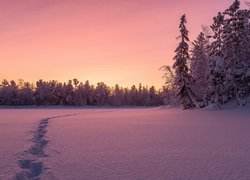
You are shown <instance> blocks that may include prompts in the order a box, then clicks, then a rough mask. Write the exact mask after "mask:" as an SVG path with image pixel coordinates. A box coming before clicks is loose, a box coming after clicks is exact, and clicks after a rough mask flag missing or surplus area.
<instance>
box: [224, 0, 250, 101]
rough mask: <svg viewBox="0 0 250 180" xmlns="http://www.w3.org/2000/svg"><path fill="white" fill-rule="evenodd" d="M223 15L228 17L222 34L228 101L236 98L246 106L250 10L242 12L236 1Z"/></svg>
mask: <svg viewBox="0 0 250 180" xmlns="http://www.w3.org/2000/svg"><path fill="white" fill-rule="evenodd" d="M223 14H224V15H225V17H226V18H225V22H224V27H223V33H222V40H223V46H222V53H223V55H224V61H225V74H226V78H225V82H224V84H225V85H226V86H225V87H226V88H227V89H226V93H227V94H226V95H227V96H228V99H231V98H234V97H236V98H237V101H238V103H239V104H243V105H244V104H245V97H246V96H247V87H248V83H247V78H248V73H247V71H248V69H249V66H248V65H249V47H250V39H249V10H241V9H240V1H238V0H235V1H234V2H233V4H232V5H231V6H230V7H229V8H228V9H226V10H225V12H224V13H223Z"/></svg>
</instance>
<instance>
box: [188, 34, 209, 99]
mask: <svg viewBox="0 0 250 180" xmlns="http://www.w3.org/2000/svg"><path fill="white" fill-rule="evenodd" d="M192 44H193V49H192V50H191V64H190V74H191V76H192V79H193V81H191V82H192V89H193V91H194V93H195V95H196V97H197V98H196V100H197V101H199V102H201V101H202V100H203V96H204V93H205V89H206V88H207V75H208V54H207V47H208V41H207V39H206V38H205V35H204V33H200V34H199V35H198V37H197V39H196V40H194V42H193V43H192Z"/></svg>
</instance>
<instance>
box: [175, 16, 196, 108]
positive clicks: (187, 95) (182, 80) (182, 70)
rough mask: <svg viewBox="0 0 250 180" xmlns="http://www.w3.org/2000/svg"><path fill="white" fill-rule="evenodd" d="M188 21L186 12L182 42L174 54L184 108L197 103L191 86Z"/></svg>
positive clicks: (181, 36)
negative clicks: (188, 63) (188, 62)
mask: <svg viewBox="0 0 250 180" xmlns="http://www.w3.org/2000/svg"><path fill="white" fill-rule="evenodd" d="M186 23H187V20H186V15H185V14H184V15H183V16H182V17H181V22H180V25H179V29H180V33H181V35H180V38H181V42H180V43H179V45H178V47H177V48H176V50H175V53H176V55H175V56H174V60H175V62H174V65H173V68H174V69H175V73H176V76H175V82H174V83H175V85H176V86H177V89H178V92H177V96H178V97H179V98H180V100H181V103H182V105H183V107H184V109H189V108H194V107H195V103H194V100H193V95H194V93H193V91H192V90H191V88H190V84H189V83H190V75H189V72H188V71H189V69H188V66H187V61H188V60H189V59H190V56H189V50H188V49H189V46H188V42H189V38H188V30H187V28H186V26H185V24H186Z"/></svg>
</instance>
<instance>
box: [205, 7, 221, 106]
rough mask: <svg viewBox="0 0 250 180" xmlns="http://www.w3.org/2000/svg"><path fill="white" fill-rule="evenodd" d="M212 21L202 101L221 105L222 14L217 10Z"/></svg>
mask: <svg viewBox="0 0 250 180" xmlns="http://www.w3.org/2000/svg"><path fill="white" fill-rule="evenodd" d="M213 20H214V22H213V24H212V25H211V29H212V31H213V33H214V34H213V36H212V39H213V41H212V43H211V45H210V47H209V53H208V56H209V57H208V77H207V83H208V85H207V88H206V90H205V94H204V99H203V100H204V102H205V104H206V105H207V104H208V103H215V104H216V105H217V106H219V107H220V106H221V104H223V103H224V102H225V101H226V98H225V95H224V94H225V92H224V90H223V82H224V79H225V73H224V55H223V53H222V46H223V41H222V33H223V25H224V15H223V14H222V13H221V12H219V13H218V15H217V16H216V17H214V18H213Z"/></svg>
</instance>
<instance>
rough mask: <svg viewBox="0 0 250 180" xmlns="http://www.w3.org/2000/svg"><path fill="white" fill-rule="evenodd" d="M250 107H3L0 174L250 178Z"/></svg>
mask: <svg viewBox="0 0 250 180" xmlns="http://www.w3.org/2000/svg"><path fill="white" fill-rule="evenodd" d="M249 138H250V107H244V108H233V109H229V108H228V109H225V110H211V109H210V110H209V109H206V110H193V111H183V110H181V109H177V108H173V109H167V108H164V107H160V108H150V109H132V108H131V109H108V108H105V109H101V108H100V109H65V108H61V109H55V108H54V109H1V110H0V157H1V159H0V179H3V180H5V179H21V180H22V179H39V178H41V179H45V180H50V179H66V180H71V179H74V180H75V179H76V180H78V179H126V180H127V179H142V180H145V179H150V180H152V179H153V180H157V179H203V180H205V179H226V180H230V179H237V180H241V179H246V180H247V179H250V140H249Z"/></svg>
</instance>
